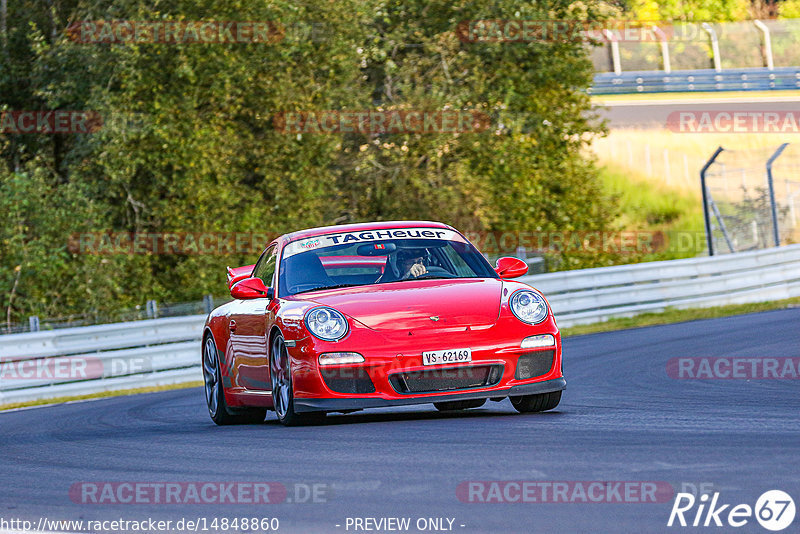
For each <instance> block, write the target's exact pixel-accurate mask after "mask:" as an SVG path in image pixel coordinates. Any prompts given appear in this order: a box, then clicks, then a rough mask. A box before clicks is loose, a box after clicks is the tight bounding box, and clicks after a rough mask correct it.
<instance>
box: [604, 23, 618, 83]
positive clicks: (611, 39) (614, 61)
mask: <svg viewBox="0 0 800 534" xmlns="http://www.w3.org/2000/svg"><path fill="white" fill-rule="evenodd" d="M603 33H604V34H605V36H606V39H608V43H609V45H610V46H611V65H612V67H613V69H614V74H616V75H617V76H619V75H620V74H622V62H621V61H620V59H619V42H617V37H616V36H615V35H614V34H613V33H611V31H610V30H603Z"/></svg>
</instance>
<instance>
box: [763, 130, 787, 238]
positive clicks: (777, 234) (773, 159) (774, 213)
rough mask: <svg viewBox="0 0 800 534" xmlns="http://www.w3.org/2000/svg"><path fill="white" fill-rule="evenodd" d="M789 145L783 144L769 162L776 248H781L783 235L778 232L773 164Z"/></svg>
mask: <svg viewBox="0 0 800 534" xmlns="http://www.w3.org/2000/svg"><path fill="white" fill-rule="evenodd" d="M787 146H789V143H783V144H782V145H781V146H779V147H778V150H776V151H775V153H774V154H773V155H772V156H770V158H769V159H768V160H767V186H768V187H769V204H770V208H771V209H772V237H773V238H774V239H775V246H776V247H779V246H781V235H780V232H778V206H777V205H776V203H775V184H774V183H773V181H772V164H773V163H774V162H775V160H776V159H778V157H780V155H781V153H782V152H783V151H784V149H785V148H786V147H787Z"/></svg>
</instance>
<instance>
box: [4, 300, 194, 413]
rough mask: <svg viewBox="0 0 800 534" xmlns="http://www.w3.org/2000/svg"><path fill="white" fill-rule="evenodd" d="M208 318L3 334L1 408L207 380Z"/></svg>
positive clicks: (182, 318)
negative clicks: (202, 363) (202, 355)
mask: <svg viewBox="0 0 800 534" xmlns="http://www.w3.org/2000/svg"><path fill="white" fill-rule="evenodd" d="M205 317H206V316H205V315H189V316H185V317H169V318H165V319H153V320H147V321H134V322H127V323H115V324H105V325H98V326H85V327H78V328H64V329H60V330H51V331H47V332H34V333H28V334H12V335H7V336H0V405H2V404H10V403H15V402H27V401H31V400H39V399H48V398H55V397H63V396H72V395H87V394H93V393H101V392H104V391H112V390H119V389H131V388H142V387H152V386H162V385H168V384H176V383H181V382H191V381H195V380H202V373H201V371H200V367H199V352H200V349H199V347H200V336H201V335H202V329H203V323H204V321H205Z"/></svg>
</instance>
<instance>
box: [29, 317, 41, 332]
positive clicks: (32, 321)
mask: <svg viewBox="0 0 800 534" xmlns="http://www.w3.org/2000/svg"><path fill="white" fill-rule="evenodd" d="M28 324H29V325H30V330H31V332H38V331H39V317H37V316H36V315H32V316H31V317H28Z"/></svg>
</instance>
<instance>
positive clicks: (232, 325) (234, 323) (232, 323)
mask: <svg viewBox="0 0 800 534" xmlns="http://www.w3.org/2000/svg"><path fill="white" fill-rule="evenodd" d="M228 328H230V330H231V332H236V321H234V320H232V319H231V322H230V323H228Z"/></svg>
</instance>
